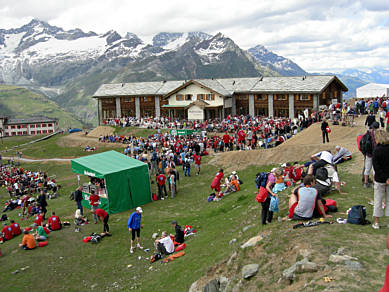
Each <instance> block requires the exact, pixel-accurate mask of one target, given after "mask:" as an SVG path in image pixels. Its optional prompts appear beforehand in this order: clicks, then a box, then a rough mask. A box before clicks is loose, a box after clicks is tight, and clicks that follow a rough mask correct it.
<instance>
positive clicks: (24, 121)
mask: <svg viewBox="0 0 389 292" xmlns="http://www.w3.org/2000/svg"><path fill="white" fill-rule="evenodd" d="M57 121H58V119H52V118H46V117H32V118H24V119H13V118H11V119H7V120H6V122H5V124H6V125H17V124H31V123H54V122H57Z"/></svg>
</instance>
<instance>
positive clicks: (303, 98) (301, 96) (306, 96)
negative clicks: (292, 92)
mask: <svg viewBox="0 0 389 292" xmlns="http://www.w3.org/2000/svg"><path fill="white" fill-rule="evenodd" d="M311 96H312V95H311V94H299V100H301V101H307V100H311Z"/></svg>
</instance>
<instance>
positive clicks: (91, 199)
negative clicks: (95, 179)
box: [89, 190, 100, 224]
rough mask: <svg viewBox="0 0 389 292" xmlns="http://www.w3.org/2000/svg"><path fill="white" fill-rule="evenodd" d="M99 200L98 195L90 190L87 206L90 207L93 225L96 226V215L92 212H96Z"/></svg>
mask: <svg viewBox="0 0 389 292" xmlns="http://www.w3.org/2000/svg"><path fill="white" fill-rule="evenodd" d="M99 200H100V197H99V195H96V193H95V191H94V190H92V191H91V194H90V196H89V205H90V207H91V212H92V214H93V221H94V222H95V224H97V216H96V213H94V212H93V211H96V210H97V208H98V206H99Z"/></svg>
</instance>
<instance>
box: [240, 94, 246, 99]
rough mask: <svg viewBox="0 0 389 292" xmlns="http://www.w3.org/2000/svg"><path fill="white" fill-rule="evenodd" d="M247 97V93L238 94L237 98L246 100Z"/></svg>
mask: <svg viewBox="0 0 389 292" xmlns="http://www.w3.org/2000/svg"><path fill="white" fill-rule="evenodd" d="M247 97H248V94H240V95H238V99H240V100H246V99H247Z"/></svg>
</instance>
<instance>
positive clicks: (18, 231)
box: [10, 220, 22, 236]
mask: <svg viewBox="0 0 389 292" xmlns="http://www.w3.org/2000/svg"><path fill="white" fill-rule="evenodd" d="M10 222H11V229H12V235H13V236H17V235H19V234H22V230H21V229H20V226H19V224H18V223H16V222H15V221H14V220H11V221H10Z"/></svg>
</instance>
